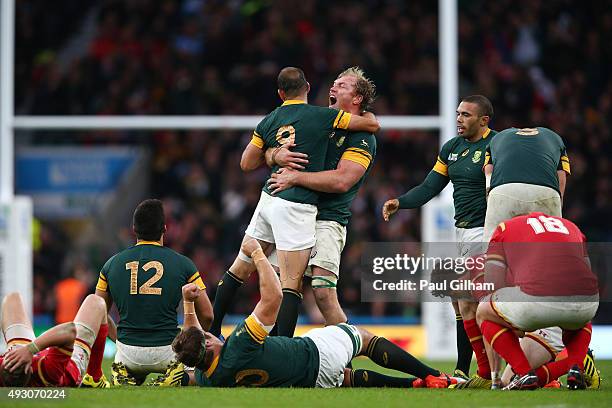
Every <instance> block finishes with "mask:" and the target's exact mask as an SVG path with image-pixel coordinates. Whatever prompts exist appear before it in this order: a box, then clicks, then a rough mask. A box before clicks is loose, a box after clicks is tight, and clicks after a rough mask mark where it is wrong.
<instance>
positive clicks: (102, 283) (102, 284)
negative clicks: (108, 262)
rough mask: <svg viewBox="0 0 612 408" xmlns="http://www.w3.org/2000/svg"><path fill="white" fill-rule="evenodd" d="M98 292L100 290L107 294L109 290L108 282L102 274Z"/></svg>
mask: <svg viewBox="0 0 612 408" xmlns="http://www.w3.org/2000/svg"><path fill="white" fill-rule="evenodd" d="M96 290H100V291H102V292H106V291H107V290H108V281H107V280H106V278H105V277H104V275H102V272H100V277H99V278H98V283H97V284H96Z"/></svg>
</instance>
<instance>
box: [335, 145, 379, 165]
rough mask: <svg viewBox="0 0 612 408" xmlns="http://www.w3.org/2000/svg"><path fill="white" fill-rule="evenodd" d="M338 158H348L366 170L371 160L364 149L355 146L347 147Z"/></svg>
mask: <svg viewBox="0 0 612 408" xmlns="http://www.w3.org/2000/svg"><path fill="white" fill-rule="evenodd" d="M340 160H349V161H352V162H354V163H357V164H360V165H361V166H363V168H365V169H366V170H367V168H368V167H369V166H370V163H371V162H372V155H371V154H370V153H368V152H367V151H366V150H363V149H359V148H357V147H349V148H348V149H346V150H345V151H344V153H342V157H340Z"/></svg>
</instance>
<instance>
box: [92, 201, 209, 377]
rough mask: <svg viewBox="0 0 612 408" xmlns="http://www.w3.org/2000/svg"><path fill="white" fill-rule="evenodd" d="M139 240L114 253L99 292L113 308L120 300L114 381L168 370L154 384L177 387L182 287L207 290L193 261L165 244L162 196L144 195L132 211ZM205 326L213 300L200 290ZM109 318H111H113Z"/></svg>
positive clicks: (200, 311) (199, 305)
mask: <svg viewBox="0 0 612 408" xmlns="http://www.w3.org/2000/svg"><path fill="white" fill-rule="evenodd" d="M133 229H134V233H135V234H136V238H137V241H136V245H134V246H132V247H130V248H127V249H125V250H124V251H122V252H119V253H118V254H116V255H114V256H113V257H111V258H110V259H109V260H108V261H107V262H106V263H105V264H104V266H103V267H102V270H101V272H100V277H99V279H98V284H97V286H96V295H98V296H100V297H102V298H103V299H104V300H105V301H106V305H107V309H108V310H110V308H111V306H112V305H113V303H115V304H116V305H117V309H118V311H119V316H120V321H119V325H118V328H117V335H116V343H117V354H116V355H115V362H114V364H113V366H112V373H113V378H112V382H113V385H140V384H142V382H143V381H144V379H145V378H146V376H147V375H148V374H149V373H166V374H167V375H166V376H163V380H160V381H154V382H153V385H161V386H179V385H181V379H182V378H183V365H182V364H179V363H177V362H176V361H175V356H174V352H173V351H172V346H171V343H172V340H173V339H174V337H175V336H176V334H177V333H178V332H179V329H178V325H177V307H178V306H179V303H180V301H181V297H182V294H181V287H182V286H183V285H185V284H186V283H194V284H195V285H197V286H198V287H199V288H200V289H205V286H204V282H203V281H202V278H201V277H200V273H199V272H198V270H197V268H196V266H195V265H194V263H193V262H192V261H191V260H190V259H189V258H187V257H185V256H183V255H181V254H179V253H177V252H175V251H173V250H171V249H170V248H167V247H165V246H164V233H165V231H166V223H165V217H164V208H163V205H162V202H161V201H159V200H145V201H143V202H141V203H140V204H139V205H138V207H136V210H135V211H134V218H133ZM196 312H197V316H198V320H199V322H200V324H201V325H202V327H210V324H211V322H212V305H211V304H210V301H209V300H208V296H206V291H204V290H203V291H202V296H201V297H199V298H198V301H197V303H196ZM111 320H112V319H110V317H109V321H111Z"/></svg>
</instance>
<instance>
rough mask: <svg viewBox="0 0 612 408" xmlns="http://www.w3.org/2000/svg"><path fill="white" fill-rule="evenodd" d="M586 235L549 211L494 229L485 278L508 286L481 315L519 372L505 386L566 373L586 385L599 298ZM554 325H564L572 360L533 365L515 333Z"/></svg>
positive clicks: (492, 340) (574, 383)
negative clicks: (592, 323)
mask: <svg viewBox="0 0 612 408" xmlns="http://www.w3.org/2000/svg"><path fill="white" fill-rule="evenodd" d="M585 240H586V239H585V237H584V235H583V234H582V232H581V231H580V229H579V228H578V227H577V226H576V225H574V224H573V223H572V222H570V221H568V220H566V219H563V218H560V217H552V216H547V215H545V214H544V213H530V214H528V215H523V216H518V217H515V218H512V219H511V220H508V221H505V222H503V223H501V224H500V225H499V226H498V227H497V229H496V230H495V233H494V234H493V237H492V238H491V242H490V244H489V250H488V252H487V263H486V268H485V280H486V281H487V282H494V283H496V287H497V288H501V289H497V291H496V292H494V293H493V294H492V295H491V297H490V300H489V301H487V302H482V303H480V305H479V306H478V310H477V314H476V319H477V320H478V322H479V325H480V328H481V330H482V333H483V336H484V337H485V339H486V340H487V342H488V343H489V344H490V345H491V346H492V347H493V349H494V350H495V351H496V352H497V353H499V355H501V356H502V357H503V358H504V359H505V360H506V361H507V362H508V364H510V365H511V366H512V369H513V371H514V372H515V373H516V375H515V376H514V378H513V379H512V381H511V382H510V383H509V384H508V385H507V386H506V387H504V389H508V390H512V389H518V390H524V389H535V388H538V387H542V386H544V385H546V384H548V383H549V382H550V381H552V380H556V379H557V378H559V377H560V376H562V375H565V374H566V373H567V374H568V376H567V383H568V388H570V389H584V388H586V381H585V376H584V361H585V357H586V355H587V350H588V346H589V342H590V340H591V330H592V329H591V323H590V320H591V319H592V318H593V317H594V316H595V313H596V311H597V308H598V306H599V295H598V283H597V277H596V276H595V275H594V274H593V272H592V271H591V268H590V263H589V260H588V255H587V254H586V252H585V247H584V243H585ZM520 243H523V245H520ZM524 243H528V244H529V245H525V244H524ZM504 286H505V287H504ZM555 326H559V327H561V328H562V329H563V334H562V341H563V344H564V346H565V348H566V349H567V353H568V355H567V358H565V359H562V360H559V361H555V362H551V363H548V364H545V365H542V366H539V367H534V366H532V365H531V364H530V362H529V360H528V359H527V357H526V356H525V353H524V352H523V350H522V349H521V347H520V345H519V341H518V337H517V333H515V331H516V332H519V334H520V333H521V332H533V331H535V330H537V329H542V328H546V327H555Z"/></svg>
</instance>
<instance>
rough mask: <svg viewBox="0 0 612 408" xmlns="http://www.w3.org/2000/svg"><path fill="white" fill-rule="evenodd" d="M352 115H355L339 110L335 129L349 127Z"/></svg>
mask: <svg viewBox="0 0 612 408" xmlns="http://www.w3.org/2000/svg"><path fill="white" fill-rule="evenodd" d="M351 117H353V115H351V114H350V113H348V112H345V111H343V110H342V109H340V112H338V115H336V119H335V120H334V129H348V126H349V123H350V122H351Z"/></svg>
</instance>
